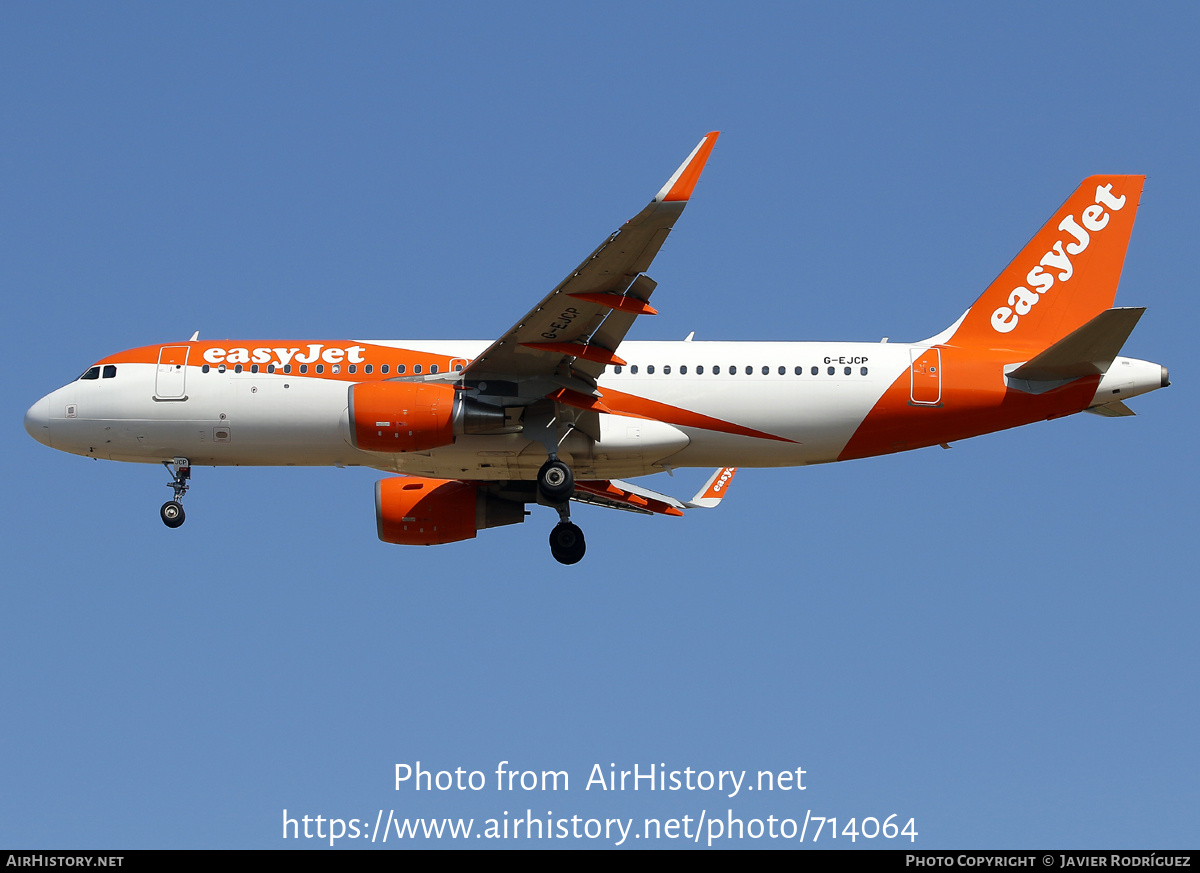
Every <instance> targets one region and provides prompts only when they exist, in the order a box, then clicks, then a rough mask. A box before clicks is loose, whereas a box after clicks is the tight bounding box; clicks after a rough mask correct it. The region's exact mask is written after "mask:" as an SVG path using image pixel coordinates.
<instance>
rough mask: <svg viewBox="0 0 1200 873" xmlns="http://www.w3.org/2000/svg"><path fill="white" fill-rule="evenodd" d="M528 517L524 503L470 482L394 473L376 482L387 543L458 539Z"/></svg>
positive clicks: (380, 523) (377, 506)
mask: <svg viewBox="0 0 1200 873" xmlns="http://www.w3.org/2000/svg"><path fill="white" fill-rule="evenodd" d="M524 520H525V506H524V504H521V503H515V502H513V501H511V500H503V499H501V498H499V497H493V496H492V495H490V494H488V493H487V492H485V491H483V490H481V489H480V487H479V486H478V485H473V484H471V483H469V482H454V481H447V480H446V479H426V478H424V477H422V476H393V477H392V478H390V479H381V480H380V481H379V482H378V483H376V485H375V521H376V524H377V525H378V527H379V538H380V539H381V540H383V541H384V542H385V543H396V544H398V545H402V546H436V545H440V544H441V543H456V542H458V541H459V540H469V539H472V538H473V537H474V536H475V533H476V531H481V530H483V529H484V528H488V527H500V526H501V525H505V524H517V523H518V522H522V521H524Z"/></svg>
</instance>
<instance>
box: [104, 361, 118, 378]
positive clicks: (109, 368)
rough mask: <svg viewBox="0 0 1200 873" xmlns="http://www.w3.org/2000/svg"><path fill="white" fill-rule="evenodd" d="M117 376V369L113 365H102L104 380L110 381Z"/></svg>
mask: <svg viewBox="0 0 1200 873" xmlns="http://www.w3.org/2000/svg"><path fill="white" fill-rule="evenodd" d="M116 375H117V368H116V366H114V365H113V364H105V365H104V378H105V379H112V378H114V377H115V376H116Z"/></svg>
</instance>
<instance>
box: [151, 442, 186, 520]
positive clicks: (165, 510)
mask: <svg viewBox="0 0 1200 873" xmlns="http://www.w3.org/2000/svg"><path fill="white" fill-rule="evenodd" d="M162 464H163V466H164V467H166V468H167V472H168V473H170V474H171V481H170V482H168V483H167V486H168V487H169V488H172V489H173V490H174V491H175V497H174V498H173V499H171V500H168V501H167V502H166V503H164V504H163V505H162V509H160V510H159V511H158V514H159V515H160V516H162V520H163V524H165V525H166V526H167V527H170V528H176V527H179V526H180V525H181V524H183V520H184V517H185V516H184V514H183V503H181V502H180V501H182V500H183V495H184V494H187V490H188V480H189V479H191V478H192V467H191V464H189V463H188V459H187V458H174V459H173V460H170V461H163V462H162Z"/></svg>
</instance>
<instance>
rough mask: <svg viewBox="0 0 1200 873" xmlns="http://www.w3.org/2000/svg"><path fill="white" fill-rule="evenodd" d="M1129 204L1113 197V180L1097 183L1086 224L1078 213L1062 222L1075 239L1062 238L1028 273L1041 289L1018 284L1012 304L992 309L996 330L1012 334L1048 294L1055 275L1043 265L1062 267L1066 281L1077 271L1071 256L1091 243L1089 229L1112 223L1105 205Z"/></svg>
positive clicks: (1027, 278)
mask: <svg viewBox="0 0 1200 873" xmlns="http://www.w3.org/2000/svg"><path fill="white" fill-rule="evenodd" d="M1124 205H1125V195H1124V194H1122V195H1121V196H1120V197H1115V196H1113V192H1112V183H1111V182H1110V183H1109V184H1107V185H1097V186H1096V199H1095V205H1093V206H1089V207H1087V208H1086V209H1084V210H1083V224H1082V226H1080V222H1079V221H1076V220H1075V216H1074V215H1068V216H1067V217H1066V218H1064V219H1063V220H1062V221H1061V222H1059V225H1058V229H1059V230H1062V231H1066V232H1067V233H1069V234H1070V235H1071V236H1072V237H1074V242H1068V243H1066V246H1065V251H1064V245H1063V241H1062V240H1059V241H1058V242H1056V243H1055V244H1054V246H1053V247H1052V248H1051V249H1050V251H1048V252H1046V254H1044V255H1042V259H1041V261H1039V262H1038V266H1036V267H1034V268H1033V269H1032V270H1030V271H1029V273H1028V275H1026V276H1025V281H1026V282H1028V283H1029V284H1030V285H1032V286H1033V287H1034V288H1036V289H1037V292H1036V293H1034V292H1033V291H1031V290H1030V289H1028V288H1026V287H1025V286H1024V285H1018V286H1017V287H1016V288H1014V289H1013V290H1012V293H1011V294H1009V295H1008V306H1000V307H997V308H996V310H995V311H993V312H992V329H993V330H995V331H997V332H998V333H1009V332H1011V331H1012V330H1013V329H1014V328H1015V327H1016V326H1017V323H1018V322H1019V321H1020V320H1021V318H1020V317H1021V316H1022V315H1028V314H1029V311H1030V310H1031V309H1033V307H1034V306H1035V305H1036V304H1037V302H1038V301H1039V300H1041V297H1039V296H1038V295H1040V294H1045V293H1046V292H1047V291H1049V290H1050V288H1051V286H1053V285H1054V277H1053V276H1052V275H1050V274H1049V273H1047V272H1046V271H1045V270H1044V269H1042V268H1043V267H1049V268H1050V269H1052V270H1059V271H1061V272H1059V274H1058V281H1060V282H1066V281H1067V280H1068V279H1070V278H1071V276H1072V275H1073V274H1074V272H1075V270H1074V267H1073V266H1072V265H1071V258H1070V257H1069V255H1080V254H1082V253H1083V251H1084V249H1086V248H1087V247H1088V243H1089V242H1091V236H1090V235H1089V234H1088V231H1091V232H1092V233H1097V232H1098V231H1101V230H1104V228H1105V227H1106V226H1107V225H1108V220H1109V215H1108V213H1107V212H1105V211H1104V208H1103V207H1104V206H1107V207H1108V208H1109V209H1111V210H1112V211H1113V212H1119V211H1120V210H1121V207H1123V206H1124Z"/></svg>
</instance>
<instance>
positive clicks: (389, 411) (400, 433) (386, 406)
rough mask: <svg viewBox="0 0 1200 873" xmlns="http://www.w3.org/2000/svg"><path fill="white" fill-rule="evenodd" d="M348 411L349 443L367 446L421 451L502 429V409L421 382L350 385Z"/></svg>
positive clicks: (359, 446)
mask: <svg viewBox="0 0 1200 873" xmlns="http://www.w3.org/2000/svg"><path fill="white" fill-rule="evenodd" d="M349 415H350V433H349V437H350V444H351V445H352V446H354V447H355V448H357V449H364V450H366V451H368V452H421V451H425V450H426V449H436V448H438V447H439V446H448V445H450V444H451V443H453V442H454V438H455V437H456V436H458V435H460V434H466V433H471V434H475V433H495V432H497V431H501V430H504V429H505V415H504V410H503V409H501V408H499V407H496V406H488V405H486V404H483V403H480V402H479V401H477V400H473V399H471V398H466V397H462V396H461V394H460V392H458V391H455V390H454V389H453V388H452V387H450V386H449V385H439V384H427V383H423V382H360V383H358V384H357V385H352V386H350V407H349ZM472 536H473V534H472Z"/></svg>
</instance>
